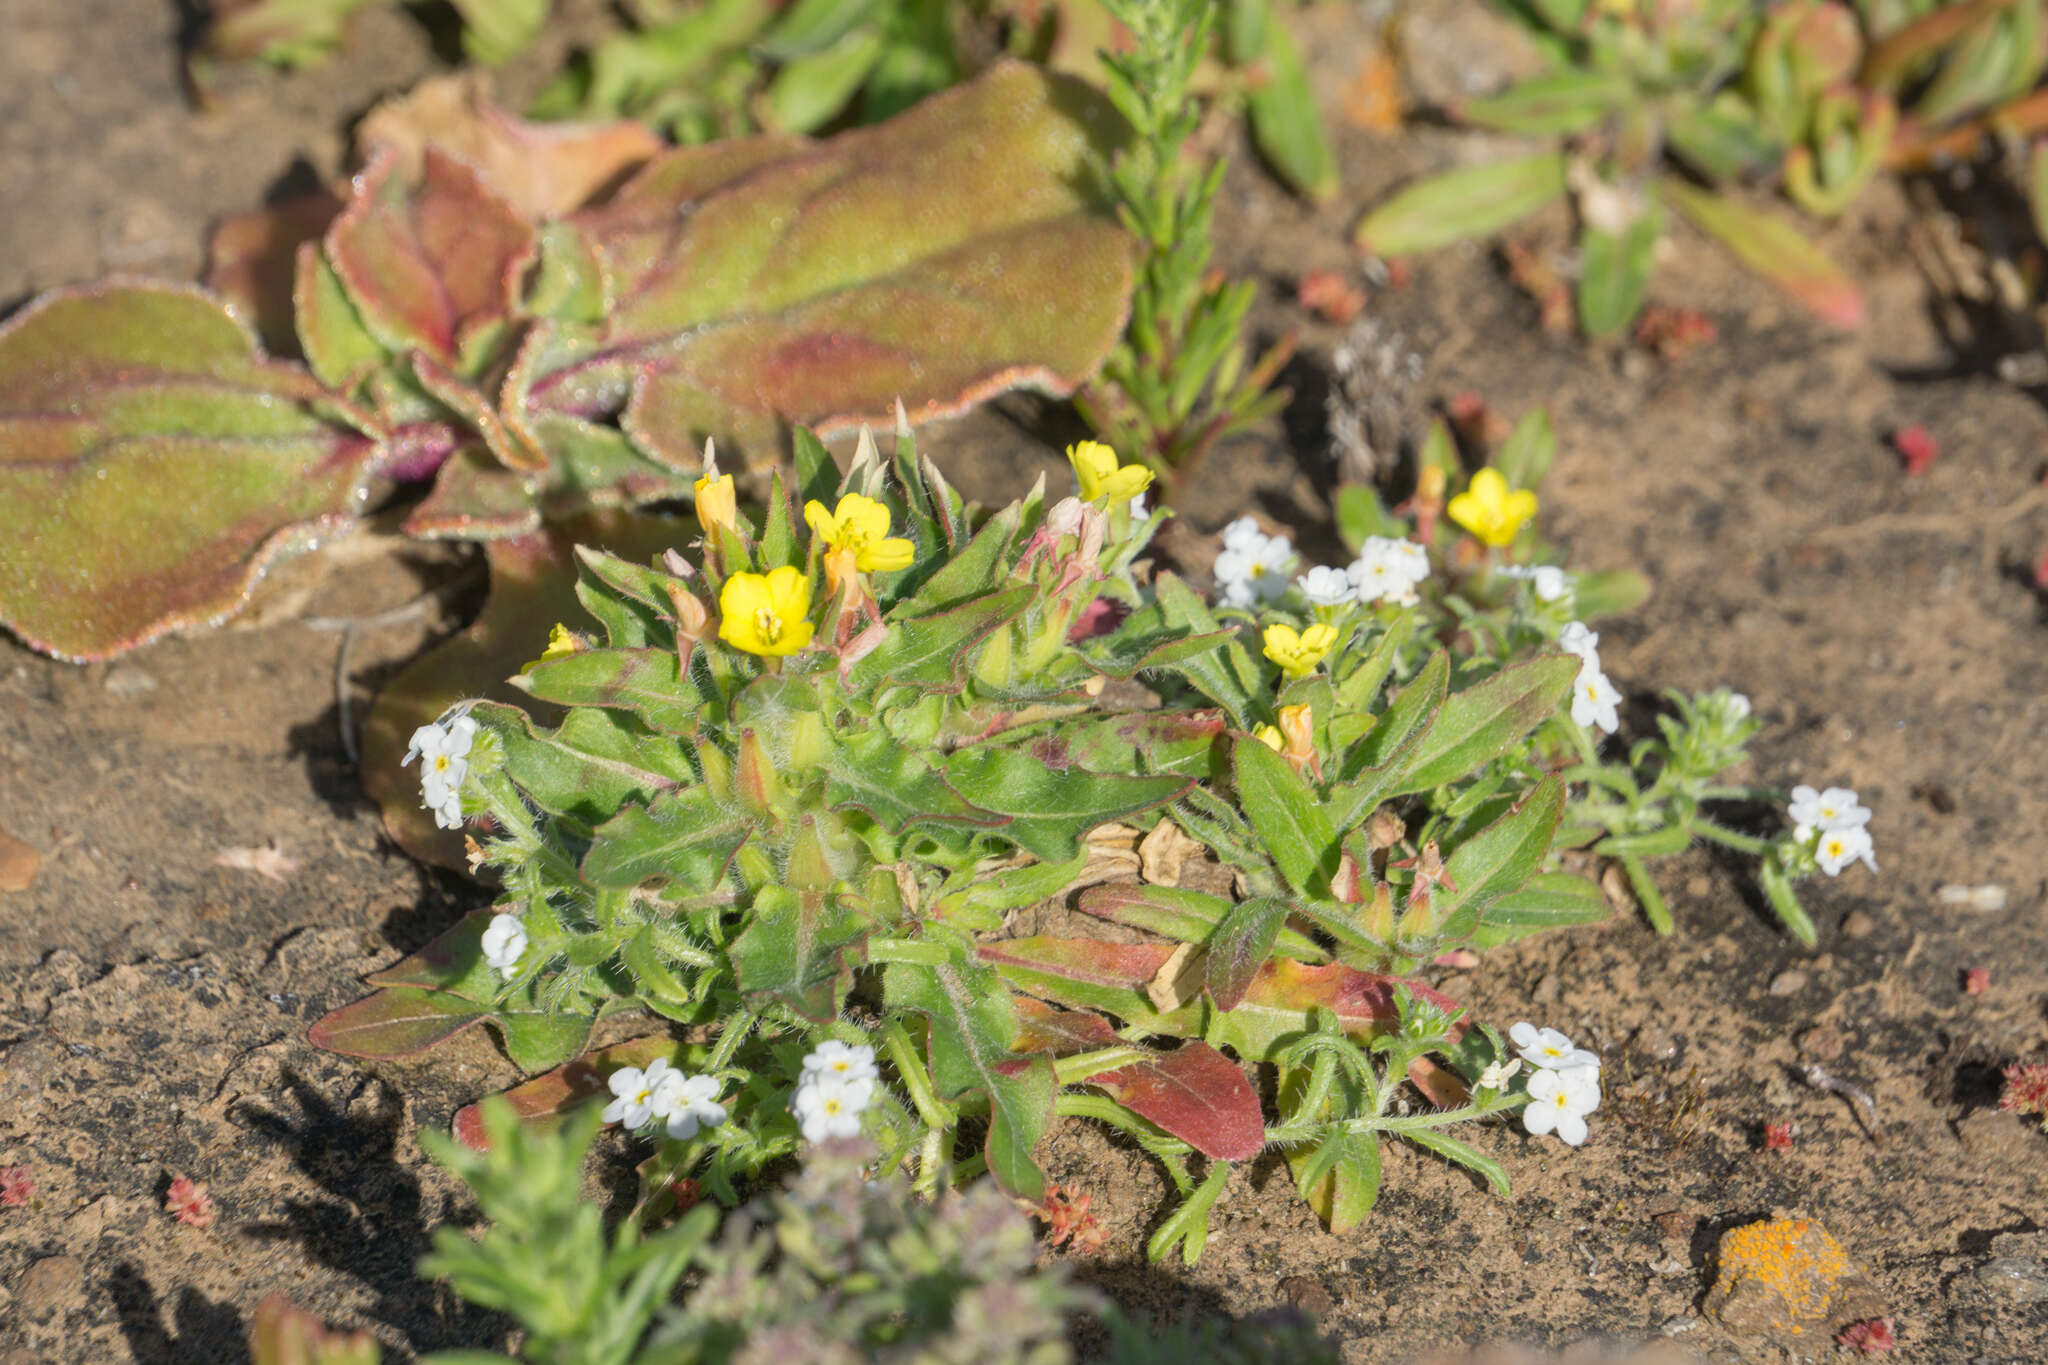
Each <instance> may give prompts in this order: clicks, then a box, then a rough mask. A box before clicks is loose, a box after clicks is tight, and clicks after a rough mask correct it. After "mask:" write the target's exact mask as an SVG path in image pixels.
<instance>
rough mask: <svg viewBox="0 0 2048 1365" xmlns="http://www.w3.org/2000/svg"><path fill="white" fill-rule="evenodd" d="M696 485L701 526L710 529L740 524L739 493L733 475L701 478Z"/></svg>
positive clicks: (698, 519)
mask: <svg viewBox="0 0 2048 1365" xmlns="http://www.w3.org/2000/svg"><path fill="white" fill-rule="evenodd" d="M695 486H696V490H697V524H698V525H699V526H702V527H703V528H704V529H705V530H706V531H709V530H711V529H712V528H713V527H715V526H725V527H732V526H736V525H738V523H739V494H738V492H737V491H736V490H735V489H734V487H733V482H732V475H730V474H720V475H719V476H718V477H717V478H715V479H699V480H697V483H696V485H695Z"/></svg>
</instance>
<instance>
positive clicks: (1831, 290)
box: [1658, 176, 1864, 328]
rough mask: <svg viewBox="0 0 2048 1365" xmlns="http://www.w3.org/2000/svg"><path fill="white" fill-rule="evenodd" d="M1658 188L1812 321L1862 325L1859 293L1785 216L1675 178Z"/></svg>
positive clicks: (1662, 182)
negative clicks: (1798, 304) (1814, 318)
mask: <svg viewBox="0 0 2048 1365" xmlns="http://www.w3.org/2000/svg"><path fill="white" fill-rule="evenodd" d="M1658 184H1659V187H1660V188H1661V190H1662V191H1663V194H1664V196H1665V197H1666V198H1668V199H1669V200H1670V201H1671V202H1672V203H1673V204H1676V205H1677V206H1678V209H1679V211H1680V212H1682V213H1683V214H1685V216H1686V217H1687V218H1689V219H1691V220H1692V222H1693V225H1694V226H1695V227H1697V228H1699V229H1700V230H1701V231H1702V232H1704V233H1706V234H1707V235H1708V236H1710V237H1712V238H1713V239H1714V240H1715V241H1717V242H1719V243H1721V245H1723V246H1725V247H1727V248H1728V250H1729V251H1731V252H1733V253H1734V255H1735V258H1736V259H1737V260H1739V261H1741V262H1742V264H1743V265H1744V266H1746V267H1748V268H1749V269H1750V270H1752V271H1754V272H1755V273H1756V274H1757V275H1759V276H1761V277H1762V278H1763V279H1765V280H1767V281H1769V282H1770V283H1771V284H1773V285H1775V286H1777V287H1778V288H1779V289H1781V290H1783V291H1784V292H1785V293H1786V294H1788V295H1790V296H1791V297H1792V298H1794V299H1796V300H1798V301H1799V303H1800V304H1802V305H1804V306H1805V307H1806V309H1807V310H1808V311H1809V312H1811V313H1812V314H1813V315H1814V316H1815V317H1818V318H1820V319H1821V320H1822V321H1824V322H1828V323H1832V324H1833V325H1834V326H1837V327H1844V328H1848V327H1861V326H1862V325H1863V315H1864V305H1863V294H1862V292H1861V291H1860V290H1858V289H1857V288H1856V285H1855V283H1854V282H1853V281H1852V280H1850V278H1849V277H1848V276H1847V275H1846V274H1844V273H1843V272H1842V268H1841V267H1840V266H1838V265H1836V264H1835V263H1834V262H1833V261H1831V260H1829V259H1828V258H1827V257H1826V256H1825V255H1824V254H1822V252H1821V250H1820V248H1819V247H1817V246H1815V245H1814V244H1813V243H1812V242H1810V241H1808V240H1807V239H1806V238H1805V237H1804V236H1802V235H1800V232H1799V230H1798V229H1797V228H1795V227H1793V226H1792V225H1791V224H1790V223H1788V222H1786V221H1785V220H1784V219H1783V218H1781V217H1779V216H1778V215H1776V214H1774V213H1768V212H1766V211H1764V210H1762V209H1758V208H1752V207H1750V206H1749V205H1746V204H1739V203H1737V202H1735V201H1734V200H1733V199H1730V198H1727V197H1726V196H1724V195H1719V194H1715V193H1713V192H1711V191H1709V190H1703V189H1700V188H1698V187H1697V186H1694V185H1691V184H1689V183H1687V182H1685V181H1683V180H1679V179H1677V178H1676V177H1670V176H1667V177H1666V178H1665V179H1663V180H1661V181H1659V182H1658Z"/></svg>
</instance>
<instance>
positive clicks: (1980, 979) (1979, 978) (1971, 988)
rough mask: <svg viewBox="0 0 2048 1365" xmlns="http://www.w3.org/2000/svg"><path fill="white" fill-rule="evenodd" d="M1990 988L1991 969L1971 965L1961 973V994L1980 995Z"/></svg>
mask: <svg viewBox="0 0 2048 1365" xmlns="http://www.w3.org/2000/svg"><path fill="white" fill-rule="evenodd" d="M1990 989H1991V969H1990V968H1989V967H1972V968H1970V970H1968V971H1967V972H1964V973H1963V994H1965V995H1982V994H1984V992H1985V991H1988V990H1990Z"/></svg>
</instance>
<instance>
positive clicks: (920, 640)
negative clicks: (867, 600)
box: [848, 584, 1038, 692]
mask: <svg viewBox="0 0 2048 1365" xmlns="http://www.w3.org/2000/svg"><path fill="white" fill-rule="evenodd" d="M1037 594H1038V590H1037V589H1036V588H1034V587H1032V586H1031V585H1029V584H1020V585H1019V586H1017V587H1014V588H1004V589H1002V590H1001V591H999V592H992V593H989V594H988V595H987V596H985V597H977V598H974V599H972V600H970V601H967V602H964V603H962V604H961V605H959V606H957V607H954V608H952V609H950V610H947V611H942V612H937V613H935V614H933V615H931V616H917V617H911V618H909V619H907V620H905V619H898V620H894V621H891V622H890V624H889V634H888V636H887V637H886V638H885V639H884V640H883V641H882V643H881V644H880V645H878V646H876V648H875V650H874V652H873V653H871V654H869V655H867V656H866V657H865V658H863V659H862V660H861V661H860V662H859V663H857V664H855V665H854V666H853V671H852V673H851V674H850V675H849V676H848V682H849V683H850V684H851V685H852V686H853V687H855V688H858V689H861V690H867V689H871V688H876V687H891V686H893V687H920V688H923V689H925V690H927V691H932V692H957V691H959V690H960V686H961V683H962V681H963V679H964V678H965V677H966V673H967V668H968V665H969V662H970V656H971V655H972V654H973V652H974V648H975V646H976V645H978V644H980V643H981V642H982V641H983V640H984V639H986V638H987V637H988V636H989V635H990V634H991V633H992V632H994V631H995V630H997V629H999V628H1000V627H1002V626H1004V625H1006V624H1008V623H1009V622H1011V621H1013V620H1015V619H1016V618H1017V617H1018V616H1019V615H1021V614H1022V613H1023V612H1024V610H1025V608H1027V607H1029V606H1030V605H1031V603H1032V602H1033V601H1034V600H1036V598H1037Z"/></svg>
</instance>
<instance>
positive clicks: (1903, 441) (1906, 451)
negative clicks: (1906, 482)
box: [1892, 422, 1941, 478]
mask: <svg viewBox="0 0 2048 1365" xmlns="http://www.w3.org/2000/svg"><path fill="white" fill-rule="evenodd" d="M1892 449H1894V450H1896V451H1898V452H1899V458H1900V459H1902V460H1904V461H1905V462H1906V477H1908V478H1918V477H1919V476H1920V475H1922V474H1925V473H1926V472H1927V468H1928V466H1929V465H1932V464H1933V463H1934V461H1935V460H1936V458H1938V457H1939V456H1940V454H1941V442H1939V441H1937V440H1935V439H1934V433H1932V432H1930V431H1929V430H1928V429H1927V428H1926V427H1924V426H1922V425H1921V424H1920V423H1918V422H1915V423H1914V424H1913V425H1912V426H1909V427H1902V428H1900V429H1899V430H1898V431H1895V432H1893V433H1892Z"/></svg>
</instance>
